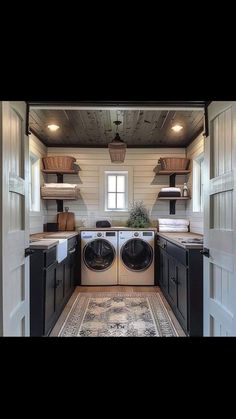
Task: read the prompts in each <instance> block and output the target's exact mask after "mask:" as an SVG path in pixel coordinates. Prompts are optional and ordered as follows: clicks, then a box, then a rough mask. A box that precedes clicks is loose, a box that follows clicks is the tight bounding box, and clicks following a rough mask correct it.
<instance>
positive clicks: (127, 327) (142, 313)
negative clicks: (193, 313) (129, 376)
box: [58, 292, 178, 337]
mask: <svg viewBox="0 0 236 419" xmlns="http://www.w3.org/2000/svg"><path fill="white" fill-rule="evenodd" d="M58 336H62V337H72V336H78V337H88V336H89V337H117V336H119V337H130V336H131V337H132V336H135V337H136V336H137V337H146V336H178V333H177V331H176V329H175V327H174V324H173V322H172V320H171V318H170V316H169V314H168V311H167V309H166V307H165V306H164V303H163V301H162V299H161V297H160V295H159V294H158V293H154V292H152V293H148V292H143V293H136V292H134V293H130V294H127V293H111V292H109V293H108V292H107V293H106V292H103V293H79V294H78V296H77V298H76V299H75V302H74V304H73V306H72V308H71V310H70V312H69V314H68V315H67V318H66V320H65V322H64V324H63V325H62V327H61V330H60V332H59V334H58Z"/></svg>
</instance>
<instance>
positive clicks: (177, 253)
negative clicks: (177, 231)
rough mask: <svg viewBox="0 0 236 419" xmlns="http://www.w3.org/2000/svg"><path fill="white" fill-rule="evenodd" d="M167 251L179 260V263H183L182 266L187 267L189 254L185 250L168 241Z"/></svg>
mask: <svg viewBox="0 0 236 419" xmlns="http://www.w3.org/2000/svg"><path fill="white" fill-rule="evenodd" d="M166 251H167V253H169V255H171V256H173V257H174V258H175V259H176V260H178V262H180V263H182V265H184V266H186V265H187V264H188V252H187V251H186V250H185V249H182V248H181V247H179V246H176V245H175V244H172V243H170V242H168V241H167V244H166Z"/></svg>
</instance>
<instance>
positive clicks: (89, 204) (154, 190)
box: [47, 147, 186, 227]
mask: <svg viewBox="0 0 236 419" xmlns="http://www.w3.org/2000/svg"><path fill="white" fill-rule="evenodd" d="M185 153H186V151H185V149H184V148H150V149H127V152H126V158H125V163H124V164H122V165H120V164H113V165H112V164H111V161H110V156H109V152H108V149H104V148H101V149H91V148H54V147H53V148H52V147H49V148H48V149H47V154H48V155H68V156H73V157H75V158H76V159H77V164H79V166H80V168H81V171H80V172H79V175H65V176H64V182H66V183H67V182H69V183H78V184H79V187H80V191H81V197H80V199H79V200H78V201H64V206H68V207H69V208H70V211H73V212H74V213H75V216H76V225H77V227H78V226H82V225H83V223H84V222H86V221H88V222H89V223H90V224H91V227H92V226H93V225H95V221H96V220H98V219H104V218H108V219H111V215H110V214H109V215H107V217H105V215H104V213H103V212H100V210H99V173H100V166H103V165H104V166H111V165H112V166H113V167H114V168H117V170H122V168H124V169H125V167H126V166H132V167H133V173H134V201H140V200H143V201H144V203H145V204H146V206H147V208H148V209H149V210H150V217H151V219H152V222H153V225H154V226H156V221H157V218H158V217H166V216H169V201H167V202H166V201H157V195H158V192H159V191H160V188H161V187H162V186H169V176H156V175H155V173H154V171H153V169H154V168H155V166H156V165H157V163H158V159H159V158H160V157H171V156H176V157H185ZM184 179H185V178H184V176H177V177H176V181H177V186H181V187H182V186H183V182H184ZM48 181H49V182H56V176H54V175H48ZM185 205H186V204H185V203H184V202H181V201H179V202H178V201H177V204H176V215H174V216H170V217H184V218H185V216H186V208H185ZM47 209H48V215H47V222H56V213H57V207H56V201H48V202H47ZM127 218H128V214H123V215H122V214H121V215H118V216H117V215H116V216H113V217H112V225H125V222H126V220H127Z"/></svg>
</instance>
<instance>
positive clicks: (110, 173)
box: [105, 170, 129, 212]
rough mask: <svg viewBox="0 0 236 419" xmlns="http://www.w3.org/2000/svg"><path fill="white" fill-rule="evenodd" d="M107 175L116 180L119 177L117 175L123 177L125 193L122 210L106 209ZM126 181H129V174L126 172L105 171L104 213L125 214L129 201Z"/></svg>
mask: <svg viewBox="0 0 236 419" xmlns="http://www.w3.org/2000/svg"><path fill="white" fill-rule="evenodd" d="M109 175H111V176H116V179H117V176H119V175H123V176H124V177H125V191H124V192H123V193H124V194H125V208H124V209H122V208H120V209H119V208H117V207H116V208H108V193H109V191H108V176H109ZM128 179H129V173H128V171H127V170H123V171H121V170H119V171H114V170H112V171H105V211H106V212H108V211H112V212H114V211H119V212H126V211H127V210H128V206H129V202H128V201H129V199H128V194H129V187H128ZM116 186H117V185H116ZM117 193H118V192H117V190H116V192H115V194H116V195H117ZM121 193H122V192H121Z"/></svg>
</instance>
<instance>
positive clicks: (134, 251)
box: [121, 239, 153, 272]
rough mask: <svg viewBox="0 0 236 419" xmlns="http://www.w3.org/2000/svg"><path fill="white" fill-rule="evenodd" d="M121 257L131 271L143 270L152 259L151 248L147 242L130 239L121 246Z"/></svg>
mask: <svg viewBox="0 0 236 419" xmlns="http://www.w3.org/2000/svg"><path fill="white" fill-rule="evenodd" d="M121 259H122V261H123V263H124V265H125V266H126V267H127V268H128V269H130V270H131V271H135V272H137V271H139V272H140V271H145V270H146V269H148V268H149V266H150V265H151V263H152V261H153V250H152V247H151V246H150V244H149V243H147V242H145V241H143V240H141V239H131V240H128V241H127V242H126V243H125V244H124V245H123V246H122V248H121Z"/></svg>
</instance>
